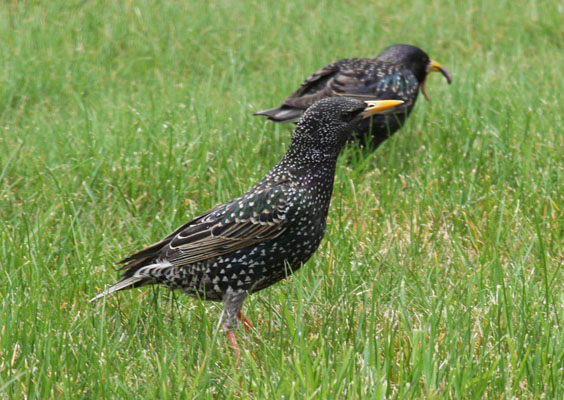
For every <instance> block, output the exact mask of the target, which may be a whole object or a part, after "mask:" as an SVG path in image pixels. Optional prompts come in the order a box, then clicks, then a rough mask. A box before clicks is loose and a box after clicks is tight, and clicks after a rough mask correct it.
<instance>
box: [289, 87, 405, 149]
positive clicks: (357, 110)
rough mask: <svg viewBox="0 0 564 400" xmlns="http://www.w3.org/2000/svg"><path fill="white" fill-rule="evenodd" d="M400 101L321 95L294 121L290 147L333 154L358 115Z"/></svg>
mask: <svg viewBox="0 0 564 400" xmlns="http://www.w3.org/2000/svg"><path fill="white" fill-rule="evenodd" d="M400 104H403V101H401V100H374V101H362V100H359V99H355V98H351V97H328V98H325V99H321V100H319V101H317V102H315V103H314V104H313V105H312V106H311V107H309V108H308V109H307V110H306V112H305V113H304V115H303V117H302V118H301V119H300V121H299V122H298V125H297V127H296V130H295V131H294V134H293V135H292V142H291V144H290V150H296V149H299V150H300V151H312V152H315V153H322V154H326V155H329V156H335V157H336V156H337V155H338V154H339V152H340V151H341V149H342V147H343V146H344V144H345V143H346V141H347V140H348V139H349V137H350V135H351V134H352V132H353V130H354V128H355V127H356V125H357V123H358V122H359V121H360V120H361V119H363V118H368V117H370V116H372V115H374V114H379V113H383V112H385V111H386V110H388V109H390V108H392V107H395V106H398V105H400Z"/></svg>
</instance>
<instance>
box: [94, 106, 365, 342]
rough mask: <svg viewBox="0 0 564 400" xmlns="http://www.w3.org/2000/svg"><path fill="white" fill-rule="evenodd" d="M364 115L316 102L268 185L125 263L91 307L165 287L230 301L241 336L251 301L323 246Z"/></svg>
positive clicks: (228, 326)
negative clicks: (133, 291)
mask: <svg viewBox="0 0 564 400" xmlns="http://www.w3.org/2000/svg"><path fill="white" fill-rule="evenodd" d="M365 109H366V104H365V103H364V102H363V101H360V100H357V99H349V98H332V99H324V100H321V101H319V102H317V103H316V104H315V105H313V106H312V107H310V109H309V110H308V111H307V112H306V113H305V114H304V117H303V118H302V120H301V121H300V122H299V124H298V126H297V127H296V130H295V132H294V134H293V136H292V140H291V143H290V146H289V149H288V151H287V153H286V154H285V156H284V157H283V158H282V160H281V161H280V162H279V163H278V164H276V166H274V168H272V169H271V170H270V172H268V174H267V175H266V176H265V177H264V178H263V179H261V180H260V181H259V182H258V183H257V184H256V185H255V186H253V187H252V188H251V189H250V190H249V191H247V192H246V193H245V194H243V195H242V196H240V197H238V198H236V199H234V200H232V201H230V202H228V203H225V204H222V205H220V206H218V207H216V208H214V209H212V210H210V211H208V212H206V213H204V214H202V215H200V216H199V217H197V218H195V219H193V220H191V221H189V222H188V223H186V224H184V225H183V226H181V227H180V228H178V229H177V230H176V231H174V232H173V233H172V234H170V235H169V236H167V237H166V238H165V239H163V240H161V241H160V242H158V243H155V244H153V245H151V246H149V247H147V248H146V249H144V250H141V251H140V252H138V253H135V254H133V255H131V256H130V257H127V258H125V259H124V260H122V261H120V264H123V265H124V266H123V268H122V269H123V270H124V272H123V274H122V276H121V280H120V281H118V282H117V283H116V284H114V285H113V286H111V287H110V288H108V289H107V290H105V291H103V292H102V293H100V294H99V295H97V296H96V297H94V298H93V299H92V301H93V300H96V299H99V298H101V297H103V296H105V295H107V294H110V293H113V292H115V291H118V290H123V289H129V288H133V287H139V286H144V285H147V284H156V283H158V284H163V285H165V286H168V287H169V288H171V289H179V290H181V291H183V292H184V293H186V294H188V295H190V296H198V297H200V298H202V299H207V300H215V301H223V302H224V303H225V311H224V313H223V316H222V323H223V326H224V329H225V330H226V331H232V330H234V329H235V328H236V327H237V317H238V316H239V315H240V311H241V308H242V305H243V302H244V300H245V298H246V296H247V295H248V294H251V293H254V292H257V291H259V290H261V289H264V288H266V287H268V286H270V285H272V284H274V283H276V282H278V281H279V280H281V279H283V278H285V277H286V276H287V275H288V274H291V273H292V272H294V271H296V270H297V269H299V268H300V267H301V266H302V265H303V263H305V262H306V261H307V260H308V259H309V258H310V257H311V255H312V254H313V253H314V252H315V250H316V249H317V247H318V246H319V244H320V242H321V240H322V238H323V234H324V232H325V225H326V220H327V213H328V209H329V203H330V200H331V194H332V190H333V180H334V175H335V167H336V162H337V157H338V155H339V152H340V150H341V149H342V147H343V145H344V143H345V142H346V140H347V139H348V137H349V136H350V134H351V131H352V125H354V123H355V121H356V120H357V119H358V118H360V114H361V113H362V112H363V111H365ZM230 340H235V339H234V338H230Z"/></svg>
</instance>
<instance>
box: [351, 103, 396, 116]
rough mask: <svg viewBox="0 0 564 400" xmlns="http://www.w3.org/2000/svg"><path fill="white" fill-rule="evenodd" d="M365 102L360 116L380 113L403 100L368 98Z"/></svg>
mask: <svg viewBox="0 0 564 400" xmlns="http://www.w3.org/2000/svg"><path fill="white" fill-rule="evenodd" d="M365 103H366V104H367V106H366V108H365V109H364V111H363V112H362V113H361V114H360V116H361V117H362V118H368V117H371V116H372V115H374V114H378V113H381V112H382V111H386V110H388V109H390V108H393V107H396V106H399V105H400V104H403V103H404V102H403V101H401V100H369V101H365Z"/></svg>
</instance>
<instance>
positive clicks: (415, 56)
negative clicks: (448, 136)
mask: <svg viewBox="0 0 564 400" xmlns="http://www.w3.org/2000/svg"><path fill="white" fill-rule="evenodd" d="M432 71H439V72H441V73H442V74H443V75H444V76H445V78H446V80H447V82H448V83H449V84H450V83H451V82H452V79H451V76H450V74H449V72H448V71H447V70H446V69H444V68H443V67H442V66H441V64H439V63H438V62H436V61H433V60H431V59H430V58H429V56H428V55H427V54H426V53H425V52H424V51H423V50H421V49H420V48H418V47H415V46H410V45H407V44H396V45H393V46H390V47H388V48H387V49H385V50H384V51H383V52H382V53H380V55H378V57H376V58H373V59H369V58H349V59H345V60H340V61H336V62H334V63H332V64H329V65H327V66H325V67H323V68H321V69H320V70H318V71H317V72H315V73H314V74H313V75H311V76H310V77H308V78H307V79H306V80H305V81H304V83H303V84H302V86H301V87H300V88H299V89H298V90H297V91H295V92H294V93H293V94H292V95H290V97H288V98H287V99H286V100H284V102H283V103H282V105H281V106H280V107H278V108H272V109H270V110H263V111H259V112H256V113H255V114H253V115H263V116H265V117H267V118H268V119H269V120H271V121H274V122H280V123H287V122H296V121H298V120H299V118H300V116H301V115H302V114H303V112H304V111H305V110H306V109H307V108H308V107H309V106H311V105H312V104H313V103H315V102H316V101H317V100H319V99H322V98H325V97H335V96H347V97H355V98H359V99H362V100H377V99H396V100H402V101H404V104H403V105H401V106H400V107H396V108H394V110H393V112H390V113H386V114H383V115H377V116H375V117H373V118H370V119H366V120H364V121H362V122H360V123H359V125H358V127H357V128H355V134H354V135H353V136H354V138H355V139H357V140H359V141H360V142H361V143H362V144H363V145H368V146H369V147H370V148H371V149H372V150H375V149H376V148H377V147H378V146H379V145H380V144H381V143H382V142H383V141H384V140H386V139H387V138H388V137H390V136H391V135H392V134H393V133H394V132H395V131H397V130H398V129H399V128H400V127H401V126H402V125H403V124H404V122H405V120H406V119H407V117H408V116H409V113H410V112H411V110H412V109H413V106H414V105H415V101H416V100H417V95H418V94H419V89H421V92H423V96H425V99H426V100H429V97H428V96H427V93H426V92H425V81H426V79H427V75H428V74H429V73H430V72H432ZM366 139H369V143H366Z"/></svg>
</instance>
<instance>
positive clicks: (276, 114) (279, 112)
mask: <svg viewBox="0 0 564 400" xmlns="http://www.w3.org/2000/svg"><path fill="white" fill-rule="evenodd" d="M303 113H304V110H301V109H299V108H292V107H287V106H282V107H277V108H270V109H268V110H262V111H257V112H256V113H254V114H253V115H260V116H263V117H267V118H268V119H269V120H271V121H273V122H279V123H282V124H287V123H290V122H298V121H299V120H300V118H301V117H302V114H303Z"/></svg>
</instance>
